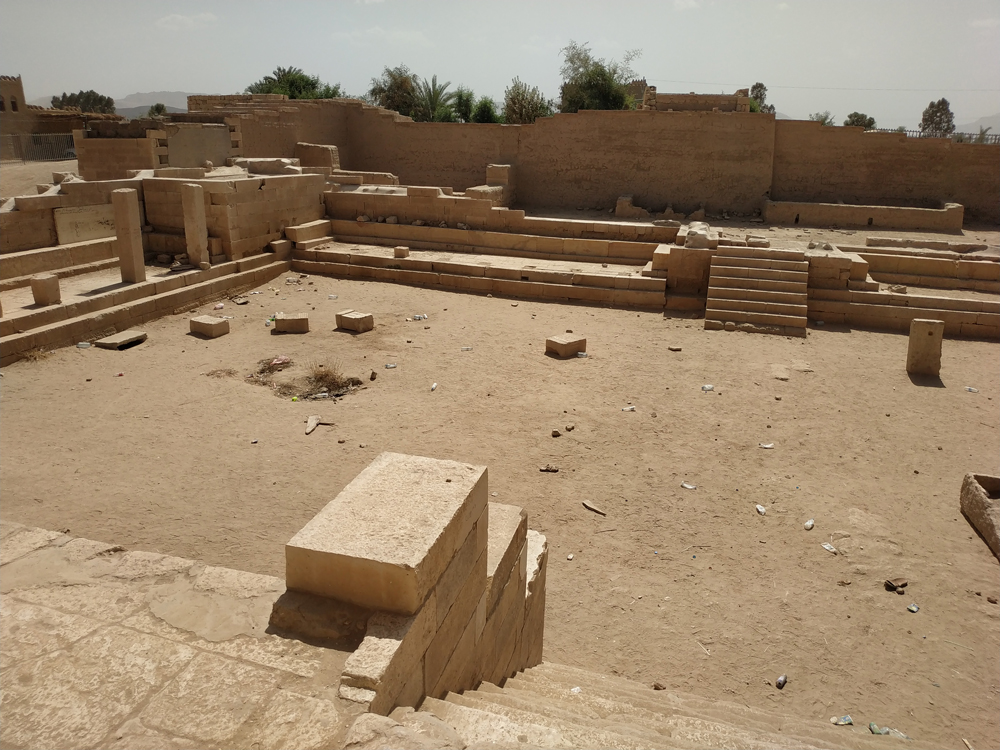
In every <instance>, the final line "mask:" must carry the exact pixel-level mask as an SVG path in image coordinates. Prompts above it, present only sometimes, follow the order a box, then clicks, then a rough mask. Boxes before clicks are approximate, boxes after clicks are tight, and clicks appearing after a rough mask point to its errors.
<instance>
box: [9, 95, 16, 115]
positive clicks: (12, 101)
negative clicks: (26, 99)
mask: <svg viewBox="0 0 1000 750" xmlns="http://www.w3.org/2000/svg"><path fill="white" fill-rule="evenodd" d="M10 111H11V112H17V97H16V96H12V97H11V98H10Z"/></svg>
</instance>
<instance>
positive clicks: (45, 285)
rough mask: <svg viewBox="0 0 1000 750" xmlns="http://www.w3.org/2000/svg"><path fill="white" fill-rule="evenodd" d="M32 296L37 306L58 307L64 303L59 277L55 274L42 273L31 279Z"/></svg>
mask: <svg viewBox="0 0 1000 750" xmlns="http://www.w3.org/2000/svg"><path fill="white" fill-rule="evenodd" d="M31 296H32V297H33V298H34V300H35V304H36V305H56V304H58V303H59V302H61V301H62V295H61V293H60V292H59V277H58V276H56V275H55V274H54V273H40V274H38V275H37V276H32V277H31Z"/></svg>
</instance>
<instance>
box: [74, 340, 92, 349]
mask: <svg viewBox="0 0 1000 750" xmlns="http://www.w3.org/2000/svg"><path fill="white" fill-rule="evenodd" d="M76 348H77V349H89V348H90V342H89V341H81V342H79V343H78V344H77V345H76Z"/></svg>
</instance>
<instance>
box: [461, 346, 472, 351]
mask: <svg viewBox="0 0 1000 750" xmlns="http://www.w3.org/2000/svg"><path fill="white" fill-rule="evenodd" d="M462 351H463V352H471V351H472V347H471V346H463V347H462Z"/></svg>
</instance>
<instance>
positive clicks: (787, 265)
mask: <svg viewBox="0 0 1000 750" xmlns="http://www.w3.org/2000/svg"><path fill="white" fill-rule="evenodd" d="M712 266H713V267H714V266H726V267H729V268H769V269H771V270H772V271H803V272H806V273H808V271H809V262H808V261H805V260H775V259H772V258H741V257H737V256H735V255H721V254H718V253H717V254H716V255H713V256H712Z"/></svg>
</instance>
